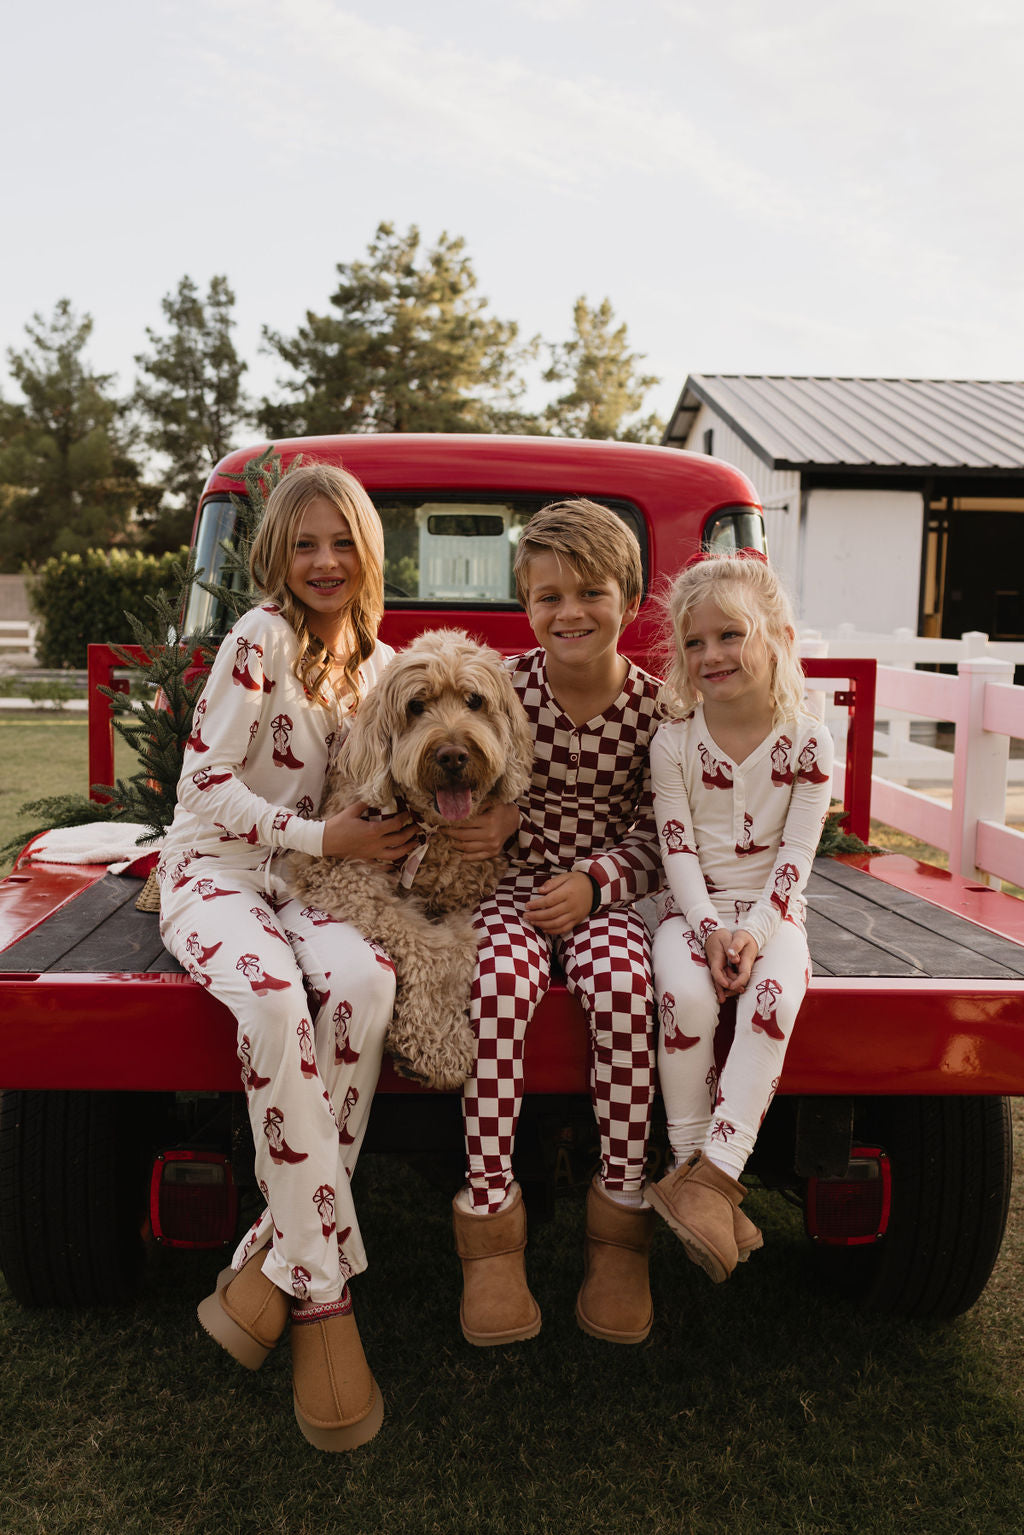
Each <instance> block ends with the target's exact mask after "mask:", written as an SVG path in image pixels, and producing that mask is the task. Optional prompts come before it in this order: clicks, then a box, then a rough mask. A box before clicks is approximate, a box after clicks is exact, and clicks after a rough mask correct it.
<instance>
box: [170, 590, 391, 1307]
mask: <svg viewBox="0 0 1024 1535" xmlns="http://www.w3.org/2000/svg"><path fill="white" fill-rule="evenodd" d="M297 652H298V642H297V640H296V637H295V633H294V631H293V629H292V627H291V625H290V624H289V623H288V622H287V620H286V619H284V618H283V617H282V616H281V614H280V612H279V610H278V609H277V608H275V607H274V606H273V605H272V604H268V605H266V606H264V607H261V608H255V609H253V610H252V611H251V612H249V613H247V614H245V616H244V617H243V618H241V619H239V621H238V623H237V624H236V625H235V627H234V628H233V629H232V631H231V632H230V634H229V635H228V636H227V637H226V639H225V640H224V643H223V645H222V646H221V648H220V650H219V652H218V654H217V657H216V659H215V661H214V665H213V668H212V670H211V672H210V676H209V679H208V681H207V684H206V687H205V689H204V692H203V695H202V698H201V699H200V700H199V703H198V704H197V706H196V711H195V719H194V724H193V733H192V736H191V739H190V741H189V743H188V746H187V748H186V751H185V757H184V763H183V766H182V774H181V780H180V783H179V788H178V808H177V811H176V813H175V817H174V822H173V824H172V826H171V828H170V830H169V832H168V834H167V837H166V839H165V841H164V845H163V850H162V853H161V858H160V862H159V866H158V870H159V876H160V886H161V894H160V933H161V937H162V938H163V941H164V943H165V945H166V946H167V948H168V949H169V950H170V952H171V953H172V954H173V955H174V956H175V957H176V958H177V959H178V960H179V961H180V963H181V964H182V965H183V966H184V968H185V969H186V970H187V971H188V973H189V974H190V975H191V976H192V978H193V980H195V981H196V983H197V984H198V985H200V986H206V987H209V989H210V990H211V991H212V993H213V995H214V996H215V997H217V998H218V1000H219V1001H221V1002H223V1003H224V1004H225V1005H226V1006H227V1007H228V1008H230V1010H231V1012H232V1013H233V1014H234V1017H235V1020H236V1024H237V1040H238V1058H239V1060H240V1062H241V1067H242V1072H241V1075H242V1085H243V1087H244V1088H245V1094H246V1100H247V1103H248V1109H249V1118H250V1121H251V1124H252V1132H253V1141H254V1144H255V1151H256V1176H257V1179H258V1181H259V1185H260V1188H261V1190H262V1191H263V1195H264V1198H265V1199H266V1201H267V1209H266V1211H265V1212H264V1214H263V1216H262V1217H261V1218H260V1220H258V1221H257V1222H256V1224H255V1225H254V1226H253V1227H252V1229H251V1230H250V1231H249V1232H248V1233H247V1235H246V1237H245V1239H244V1240H243V1241H242V1243H241V1244H240V1246H239V1248H238V1250H237V1252H236V1253H235V1255H234V1259H233V1266H234V1268H235V1269H238V1268H240V1267H241V1265H242V1263H243V1262H244V1261H245V1258H246V1257H247V1256H248V1254H249V1252H250V1251H251V1250H252V1248H253V1246H254V1245H258V1244H259V1243H260V1242H262V1241H263V1240H265V1239H266V1238H267V1237H269V1236H270V1235H271V1233H273V1245H272V1248H271V1250H270V1252H269V1253H268V1256H267V1258H266V1259H265V1261H264V1263H263V1272H264V1273H265V1274H266V1275H267V1277H268V1278H270V1279H272V1280H273V1281H274V1283H275V1284H277V1285H278V1286H279V1287H280V1288H281V1289H282V1290H285V1291H287V1292H288V1293H289V1294H292V1295H294V1296H296V1297H297V1298H299V1299H306V1298H311V1299H313V1300H315V1301H319V1302H324V1301H331V1300H337V1299H338V1298H339V1296H340V1295H341V1292H342V1289H343V1288H344V1284H345V1281H346V1279H347V1278H348V1277H349V1276H350V1275H352V1274H358V1273H360V1272H361V1271H362V1270H363V1269H364V1268H365V1267H366V1254H365V1251H364V1248H363V1243H362V1239H361V1237H360V1234H359V1226H358V1222H357V1220H356V1213H355V1208H354V1205H353V1202H352V1195H351V1191H350V1188H349V1182H350V1179H351V1175H352V1171H353V1169H354V1167H355V1163H356V1158H357V1157H358V1155H359V1147H360V1145H361V1143H362V1138H363V1134H364V1131H365V1128H366V1121H367V1116H368V1113H369V1108H370V1104H371V1101H372V1098H373V1093H374V1089H375V1087H376V1085H377V1077H378V1075H379V1072H380V1063H381V1056H382V1052H383V1043H384V1033H385V1030H386V1029H387V1026H388V1023H389V1021H390V1018H391V1011H392V1007H393V1004H394V991H395V978H394V971H393V969H392V967H391V965H390V962H389V961H388V960H387V958H386V956H385V955H383V954H382V953H381V952H380V951H379V950H378V949H376V948H375V947H374V946H373V945H371V944H369V943H367V941H366V940H365V939H364V938H363V937H362V936H361V935H360V934H359V933H358V932H356V930H355V928H353V927H351V926H349V924H347V923H343V922H338V921H336V920H335V919H334V918H333V917H330V916H328V915H327V913H326V912H323V911H319V910H317V909H316V908H315V907H308V906H303V905H302V904H301V903H300V902H298V901H296V900H294V899H293V898H292V897H291V896H290V895H289V893H288V889H287V886H286V883H285V879H284V869H283V863H284V859H285V856H286V855H287V853H288V852H289V851H291V850H295V851H298V852H304V853H319V852H321V851H322V847H323V831H324V823H323V822H322V821H320V820H317V819H315V817H316V813H317V807H318V805H319V803H320V797H321V794H322V792H323V786H324V778H325V774H326V771H327V766H328V762H329V759H330V755H331V752H332V750H334V749H336V748H337V745H338V744H339V743H340V741H341V739H342V738H343V737H344V734H345V731H346V729H347V726H346V723H345V719H344V716H343V713H342V712H341V710H340V709H334V708H326V709H325V708H321V707H320V706H319V705H318V704H315V703H313V702H312V701H311V700H310V699H309V698H308V696H307V695H306V694H305V691H304V689H303V687H302V685H301V683H300V682H299V680H298V678H297V677H296V676H295V673H294V671H293V669H292V667H293V664H294V661H295V658H296V655H297ZM392 655H393V652H392V651H391V650H390V648H389V647H387V646H384V645H378V646H377V648H376V650H375V651H374V653H373V655H372V656H371V657H370V659H369V660H368V661H367V662H366V663H365V664H364V666H363V668H362V673H361V675H362V677H363V681H364V685H365V686H366V687H367V688H369V687H370V686H372V684H373V682H374V681H375V680H376V679H377V677H378V676H379V675H380V673H381V671H382V670H383V668H384V666H385V665H386V664H387V662H388V661H389V660H390V659H391V657H392Z"/></svg>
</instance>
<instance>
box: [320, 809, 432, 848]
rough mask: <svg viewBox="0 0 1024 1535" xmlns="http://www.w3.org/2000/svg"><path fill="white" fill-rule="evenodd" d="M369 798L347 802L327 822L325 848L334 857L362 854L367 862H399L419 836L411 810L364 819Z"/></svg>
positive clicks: (414, 844)
mask: <svg viewBox="0 0 1024 1535" xmlns="http://www.w3.org/2000/svg"><path fill="white" fill-rule="evenodd" d="M368 809H369V806H368V805H367V804H366V802H365V800H356V801H355V803H354V804H352V805H346V806H345V809H344V810H339V811H338V813H337V815H332V816H331V817H330V819H329V820H328V821H327V822H325V824H324V852H325V853H327V854H329V855H330V856H331V857H332V858H361V859H362V860H363V861H364V863H374V862H376V863H396V862H397V861H398V860H399V859H401V858H406V857H408V855H409V854H410V853H411V852H412V850H413V848H414V847H415V846H416V844H417V842H418V840H419V836H418V833H417V831H416V827H415V825H414V824H413V821H412V819H411V818H410V816H409V813H408V811H406V810H403V811H400V812H399V814H398V815H389V816H385V817H384V819H383V820H379V821H364V820H363V819H362V815H363V812H364V811H365V810H368Z"/></svg>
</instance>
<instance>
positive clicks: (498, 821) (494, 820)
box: [447, 805, 519, 863]
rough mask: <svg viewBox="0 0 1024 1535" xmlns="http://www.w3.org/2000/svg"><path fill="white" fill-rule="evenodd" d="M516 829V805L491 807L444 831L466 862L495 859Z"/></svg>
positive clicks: (517, 828)
mask: <svg viewBox="0 0 1024 1535" xmlns="http://www.w3.org/2000/svg"><path fill="white" fill-rule="evenodd" d="M518 830H519V807H518V805H492V806H491V807H490V809H489V810H483V811H481V812H480V814H479V815H474V816H470V817H468V819H466V820H465V821H459V822H457V823H456V824H455V825H454V826H449V827H448V828H447V831H448V835H449V836H450V837H451V839H452V841H453V842H454V843H456V845H457V846H458V849H459V852H460V853H461V854H462V856H463V858H465V859H466V861H467V862H468V863H483V862H484V861H485V860H486V859H488V858H497V857H498V854H499V853H500V852H501V850H502V848H503V847H504V846H505V843H506V842H507V841H508V839H509V837H511V836H512V834H513V832H516V831H518Z"/></svg>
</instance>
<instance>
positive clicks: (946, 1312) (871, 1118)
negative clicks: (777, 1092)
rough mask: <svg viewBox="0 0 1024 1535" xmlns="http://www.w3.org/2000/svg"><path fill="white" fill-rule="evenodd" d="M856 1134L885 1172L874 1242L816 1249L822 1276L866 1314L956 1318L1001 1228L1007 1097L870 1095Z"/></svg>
mask: <svg viewBox="0 0 1024 1535" xmlns="http://www.w3.org/2000/svg"><path fill="white" fill-rule="evenodd" d="M854 1135H855V1139H856V1141H857V1142H859V1143H860V1144H861V1145H873V1146H879V1147H881V1148H882V1149H883V1150H885V1151H887V1152H888V1154H889V1160H890V1164H891V1168H892V1207H891V1210H890V1215H889V1225H888V1228H887V1230H886V1233H885V1235H884V1236H883V1237H882V1238H881V1240H880V1241H878V1242H876V1243H873V1244H872V1245H870V1246H864V1247H831V1246H825V1245H821V1246H816V1247H815V1256H816V1260H817V1264H818V1267H819V1270H820V1272H821V1274H822V1275H823V1277H824V1278H825V1280H826V1281H827V1282H828V1283H829V1284H831V1285H833V1286H834V1287H835V1288H837V1289H839V1290H841V1291H842V1292H843V1293H845V1294H847V1295H849V1296H851V1297H852V1298H853V1299H855V1300H856V1301H857V1303H858V1305H859V1307H860V1308H861V1309H862V1310H864V1311H873V1312H877V1313H884V1314H889V1315H893V1316H905V1317H936V1318H937V1317H954V1316H959V1315H960V1313H961V1312H963V1311H966V1310H967V1309H968V1308H969V1307H970V1306H973V1305H974V1302H975V1301H976V1300H977V1299H978V1296H979V1295H980V1294H981V1292H982V1290H983V1289H984V1288H985V1285H986V1284H987V1282H988V1278H989V1275H990V1274H991V1272H992V1268H993V1265H994V1264H995V1261H996V1258H997V1257H998V1256H999V1248H1000V1245H1001V1243H1002V1240H1003V1230H1004V1227H1005V1225H1006V1212H1007V1207H1008V1204H1009V1198H1010V1183H1011V1178H1012V1157H1013V1131H1012V1128H1011V1123H1010V1107H1009V1102H1008V1100H1007V1099H1006V1098H953V1097H951V1098H870V1099H863V1100H859V1101H858V1103H857V1106H856V1118H855V1123H854Z"/></svg>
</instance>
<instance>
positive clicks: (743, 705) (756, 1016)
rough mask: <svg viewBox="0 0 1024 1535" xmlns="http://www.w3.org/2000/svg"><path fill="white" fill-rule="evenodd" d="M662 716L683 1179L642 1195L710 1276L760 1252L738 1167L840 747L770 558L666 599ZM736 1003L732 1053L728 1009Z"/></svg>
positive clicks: (668, 1051)
mask: <svg viewBox="0 0 1024 1535" xmlns="http://www.w3.org/2000/svg"><path fill="white" fill-rule="evenodd" d="M668 609H669V616H670V619H671V626H672V640H673V645H672V658H671V662H670V665H669V667H668V669H667V673H666V678H665V682H664V685H663V688H662V702H663V705H664V707H665V710H666V712H667V714H668V715H669V719H668V720H667V721H666V722H665V723H663V724H662V725H661V726H659V729H658V732H657V735H656V736H655V738H654V741H653V743H652V746H651V776H652V784H653V789H654V806H655V816H656V819H657V823H658V832H659V836H660V840H661V850H662V858H663V860H664V864H665V873H666V877H667V880H668V886H669V898H668V900H667V901H666V902H665V907H666V909H665V911H664V915H663V918H662V921H661V923H660V925H659V926H658V928H657V931H656V933H655V936H654V975H655V992H656V996H657V1008H658V1017H659V1021H660V1038H659V1046H658V1072H659V1077H660V1081H661V1090H662V1095H663V1098H664V1102H665V1111H666V1116H667V1119H668V1131H669V1140H670V1144H671V1149H672V1154H673V1158H674V1162H675V1166H674V1169H673V1171H671V1172H670V1173H669V1174H668V1175H667V1177H664V1178H662V1179H661V1181H660V1182H658V1183H655V1184H652V1185H650V1186H649V1187H648V1188H647V1189H646V1191H645V1193H644V1198H645V1199H646V1200H647V1202H648V1203H649V1204H651V1205H653V1207H654V1209H655V1210H657V1211H658V1213H659V1214H660V1215H662V1216H663V1217H664V1219H665V1220H666V1221H667V1222H668V1224H669V1225H670V1226H671V1228H672V1230H673V1231H674V1232H675V1233H676V1235H677V1236H678V1237H679V1238H680V1240H681V1241H682V1242H683V1244H684V1246H685V1248H686V1251H687V1254H688V1256H689V1257H690V1258H691V1259H692V1260H693V1261H694V1262H695V1263H698V1264H699V1265H700V1266H701V1267H702V1268H704V1269H705V1270H706V1272H707V1273H708V1274H710V1276H711V1278H712V1279H714V1280H716V1281H721V1280H723V1279H726V1278H727V1277H728V1276H729V1274H731V1273H732V1270H733V1269H734V1268H735V1266H736V1263H737V1261H738V1260H740V1259H742V1258H746V1257H748V1256H749V1254H750V1252H751V1251H753V1250H754V1249H755V1248H757V1247H760V1246H761V1245H762V1242H761V1234H760V1232H759V1231H758V1230H757V1228H756V1226H754V1224H753V1223H752V1222H751V1221H749V1220H748V1219H747V1218H746V1216H745V1215H743V1213H742V1211H741V1210H740V1208H739V1206H740V1201H741V1200H742V1198H743V1194H744V1190H743V1186H742V1184H741V1183H740V1182H739V1176H740V1174H741V1172H742V1171H743V1168H744V1165H745V1163H746V1161H747V1158H748V1157H749V1155H750V1152H751V1150H752V1148H753V1145H754V1141H755V1138H756V1136H757V1133H758V1130H759V1128H760V1125H761V1122H762V1120H763V1119H764V1115H765V1113H766V1111H767V1109H768V1105H769V1104H770V1102H771V1100H772V1097H773V1096H774V1094H775V1091H776V1089H777V1087H778V1084H779V1078H780V1076H781V1074H782V1065H783V1061H784V1059H785V1054H786V1047H787V1045H788V1043H789V1040H790V1038H791V1036H792V1032H793V1025H794V1023H795V1021H796V1016H797V1012H798V1010H799V1007H800V1004H801V1002H802V1000H803V997H804V993H805V991H806V989H807V982H808V979H809V974H810V959H809V956H808V950H807V936H806V932H805V930H804V909H805V908H804V899H803V890H804V886H805V884H806V882H807V877H808V875H809V873H810V869H811V863H812V861H813V858H814V853H815V849H816V848H817V844H818V838H819V836H820V833H821V827H822V822H823V820H824V817H825V814H826V812H827V810H828V804H829V790H830V783H831V774H832V742H831V739H830V738H829V735H828V732H827V731H826V729H825V728H824V727H823V726H822V724H821V722H820V721H819V720H817V719H814V718H812V717H811V715H809V714H808V713H807V712H806V711H805V709H804V705H803V697H804V685H803V673H802V670H801V667H800V662H799V658H798V656H797V653H796V647H795V631H794V626H793V615H792V610H791V608H790V605H789V602H788V600H787V598H786V596H785V593H784V592H783V590H782V588H781V586H780V584H779V582H778V580H777V579H776V576H775V574H774V572H773V571H772V570H771V569H770V567H769V566H768V564H767V561H766V560H765V559H764V557H763V556H760V555H757V554H756V553H754V552H753V551H744V552H743V554H741V555H730V556H716V555H705V556H702V557H700V558H698V559H697V560H695V561H691V562H690V563H689V564H688V565H687V566H686V567H684V569H683V571H682V572H681V574H680V575H679V576H678V577H677V578H676V581H675V583H674V585H673V586H672V589H671V592H670V594H669V600H668ZM732 997H735V998H736V1024H735V1033H734V1036H733V1040H732V1043H731V1045H729V1047H728V1053H727V1054H726V1056H725V1060H724V1063H723V1062H722V1061H721V1059H720V1056H721V1054H722V1051H721V1048H719V1050H718V1051H716V1032H717V1028H718V1020H719V1009H720V1007H721V1004H722V1003H723V1002H725V1001H726V1000H727V999H729V998H732Z"/></svg>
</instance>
